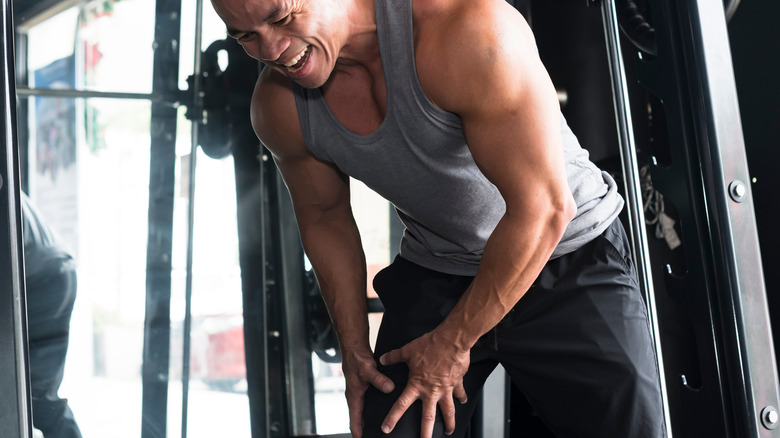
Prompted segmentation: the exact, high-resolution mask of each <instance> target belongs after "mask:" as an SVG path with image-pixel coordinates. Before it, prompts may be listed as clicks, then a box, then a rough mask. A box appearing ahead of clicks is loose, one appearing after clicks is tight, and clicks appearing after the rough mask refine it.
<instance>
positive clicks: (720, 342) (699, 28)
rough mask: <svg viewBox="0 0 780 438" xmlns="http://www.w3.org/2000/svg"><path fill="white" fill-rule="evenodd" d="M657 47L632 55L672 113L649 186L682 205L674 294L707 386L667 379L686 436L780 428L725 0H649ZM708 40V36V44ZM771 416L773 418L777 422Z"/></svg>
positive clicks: (761, 433) (671, 280) (669, 280)
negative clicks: (682, 268)
mask: <svg viewBox="0 0 780 438" xmlns="http://www.w3.org/2000/svg"><path fill="white" fill-rule="evenodd" d="M650 6H651V8H650V10H651V12H652V13H653V24H654V27H655V35H656V38H657V46H658V53H657V56H656V57H654V58H652V59H646V60H642V61H640V62H639V63H638V64H637V74H638V78H639V81H640V83H642V84H643V85H644V86H645V87H646V88H647V89H648V90H649V91H651V92H652V93H653V94H655V95H656V96H657V97H658V98H659V99H660V100H661V101H662V102H663V106H664V110H665V112H666V122H667V124H668V135H669V142H670V146H671V148H670V150H671V155H672V157H671V159H672V162H671V164H669V165H668V166H665V167H664V166H660V165H658V164H654V166H652V168H651V170H652V176H653V183H654V186H655V187H656V189H658V190H659V191H661V192H662V193H664V195H665V196H666V197H667V198H668V199H669V200H671V201H672V202H673V203H674V205H675V206H676V207H677V210H678V213H679V216H680V224H681V226H682V239H683V244H684V248H685V255H684V257H685V264H686V267H687V271H686V272H674V270H673V269H672V268H670V267H667V271H668V275H667V277H666V278H665V279H664V280H665V284H666V289H667V292H668V295H669V296H670V297H671V298H672V299H673V300H675V301H677V302H679V303H680V305H681V306H682V307H683V308H684V309H685V312H686V317H687V318H689V320H690V322H691V324H692V326H693V330H694V332H695V336H696V342H697V351H696V354H697V355H698V360H699V368H700V369H699V370H696V371H698V372H700V373H701V385H700V386H698V387H694V386H692V385H691V384H690V382H688V380H687V379H686V375H685V374H683V373H682V372H681V371H682V370H672V372H673V373H675V374H676V375H673V376H669V377H668V379H667V385H668V388H667V389H668V391H669V395H670V400H672V399H673V400H674V405H673V406H672V408H673V411H672V415H671V420H672V425H673V428H674V430H675V431H677V432H678V433H679V434H681V435H682V436H694V435H696V436H713V437H720V436H724V437H740V438H741V437H770V436H780V435H779V434H780V429H775V427H776V426H777V418H776V417H773V416H772V415H768V414H769V413H771V412H774V413H775V414H777V411H776V407H777V406H778V377H777V371H776V368H775V367H776V363H775V356H774V352H773V344H772V337H771V332H770V324H769V316H768V311H767V304H766V290H765V288H764V279H763V273H762V272H761V258H760V253H759V245H758V236H757V232H756V227H755V218H754V215H753V205H752V200H751V195H750V187H749V186H748V185H747V184H745V183H742V182H743V181H748V180H749V176H748V170H747V165H746V162H747V161H746V156H745V151H744V142H743V139H742V128H741V123H740V115H739V109H738V108H739V107H738V103H737V99H736V91H735V84H734V77H733V71H732V65H731V56H730V50H729V42H728V36H727V31H726V20H725V14H724V11H723V4H722V2H721V0H684V1H678V0H651V1H650ZM705 41H706V44H705ZM772 420H774V421H772Z"/></svg>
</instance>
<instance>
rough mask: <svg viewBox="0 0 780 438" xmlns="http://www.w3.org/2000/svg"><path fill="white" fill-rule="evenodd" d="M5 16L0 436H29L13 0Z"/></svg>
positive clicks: (0, 54) (0, 123) (0, 80)
mask: <svg viewBox="0 0 780 438" xmlns="http://www.w3.org/2000/svg"><path fill="white" fill-rule="evenodd" d="M0 15H2V16H1V17H0V19H1V20H0V22H1V23H2V26H3V40H2V44H1V45H0V61H1V62H2V63H3V65H2V66H0V117H2V120H0V212H2V213H1V214H0V248H7V250H2V251H0V279H2V280H0V370H3V371H2V372H0V436H3V437H20V438H27V437H29V436H30V435H31V434H32V407H31V404H30V379H29V371H28V352H27V351H28V350H27V321H26V319H27V318H26V313H27V312H26V310H25V294H24V260H23V254H22V251H23V246H22V213H21V206H20V193H19V184H20V175H19V148H18V143H17V136H16V95H15V83H14V50H13V44H14V26H13V19H12V14H11V2H10V0H5V1H2V4H0Z"/></svg>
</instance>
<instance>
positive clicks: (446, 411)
mask: <svg viewBox="0 0 780 438" xmlns="http://www.w3.org/2000/svg"><path fill="white" fill-rule="evenodd" d="M441 413H442V415H444V416H445V417H454V416H455V406H447V407H443V408H441Z"/></svg>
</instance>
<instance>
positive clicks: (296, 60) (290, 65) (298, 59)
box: [284, 46, 309, 67]
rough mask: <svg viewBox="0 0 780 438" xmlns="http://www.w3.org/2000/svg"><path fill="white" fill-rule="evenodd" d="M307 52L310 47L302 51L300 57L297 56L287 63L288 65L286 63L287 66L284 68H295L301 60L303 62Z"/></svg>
mask: <svg viewBox="0 0 780 438" xmlns="http://www.w3.org/2000/svg"><path fill="white" fill-rule="evenodd" d="M307 50H309V47H308V46H306V48H304V49H303V50H302V51H301V53H299V54H298V55H297V56H296V57H295V58H293V59H292V60H290V62H287V63H285V64H284V66H285V67H292V66H294V65H295V64H297V63H298V61H300V60H301V58H303V56H304V55H306V51H307Z"/></svg>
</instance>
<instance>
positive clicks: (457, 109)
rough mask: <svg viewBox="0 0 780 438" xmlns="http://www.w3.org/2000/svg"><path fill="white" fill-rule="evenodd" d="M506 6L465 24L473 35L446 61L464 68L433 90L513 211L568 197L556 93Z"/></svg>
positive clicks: (523, 30) (452, 70) (525, 33)
mask: <svg viewBox="0 0 780 438" xmlns="http://www.w3.org/2000/svg"><path fill="white" fill-rule="evenodd" d="M502 7H503V6H501V7H498V8H495V9H493V10H490V11H488V12H483V16H485V17H486V18H485V20H483V21H480V22H478V23H473V22H472V23H473V24H468V25H465V26H461V29H466V30H467V31H464V33H463V35H461V36H459V37H455V38H451V41H455V43H457V42H458V41H459V40H460V39H462V44H460V47H461V48H462V49H461V50H457V51H456V50H453V51H448V53H454V55H452V56H449V57H448V60H447V61H446V62H455V63H457V64H458V65H460V66H461V68H459V69H455V68H450V69H447V71H448V72H450V73H448V75H449V76H450V77H449V78H448V80H446V81H439V82H437V83H436V84H432V87H433V89H434V90H435V94H437V96H440V100H441V101H442V103H443V105H444V106H445V108H444V109H447V110H449V111H452V112H454V113H456V114H458V115H459V116H460V118H461V121H462V123H463V131H464V134H465V136H466V142H467V144H468V146H469V149H470V151H471V154H472V156H473V157H474V161H475V162H476V163H477V165H478V166H479V168H480V170H482V172H483V173H484V174H485V176H486V177H487V178H488V179H489V180H490V181H491V182H493V184H495V185H496V187H497V188H498V189H499V191H501V193H502V195H503V196H504V198H505V200H506V202H507V207H508V208H514V207H515V206H518V205H520V206H528V205H532V204H533V200H538V201H539V202H549V201H550V197H552V198H555V199H554V201H556V200H558V199H561V198H562V197H563V198H565V197H566V194H567V192H568V184H567V182H566V174H565V167H564V158H563V146H562V138H561V131H560V123H561V113H560V106H559V104H558V98H557V93H556V91H555V88H554V86H553V84H552V81H551V79H550V77H549V75H548V74H547V71H546V69H545V68H544V66H543V65H542V62H541V60H540V59H539V57H538V54H537V51H536V47H535V43H534V40H533V36H532V34H531V33H530V29H528V28H527V26H525V23H524V22H522V21H521V20H522V18H521V17H520V16H519V14H517V16H514V15H511V14H509V15H508V14H506V13H505V11H503V9H501V8H502ZM510 7H511V6H510ZM466 41H470V42H471V43H470V44H468V45H467V44H466ZM468 60H470V62H467V61H468ZM453 90H457V91H458V92H457V93H454V92H453ZM527 208H531V207H527Z"/></svg>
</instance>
